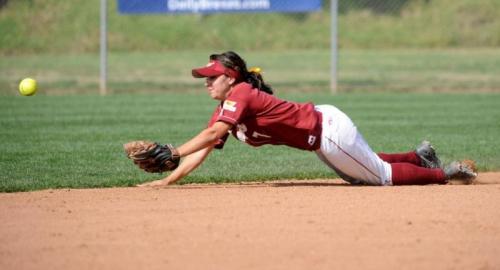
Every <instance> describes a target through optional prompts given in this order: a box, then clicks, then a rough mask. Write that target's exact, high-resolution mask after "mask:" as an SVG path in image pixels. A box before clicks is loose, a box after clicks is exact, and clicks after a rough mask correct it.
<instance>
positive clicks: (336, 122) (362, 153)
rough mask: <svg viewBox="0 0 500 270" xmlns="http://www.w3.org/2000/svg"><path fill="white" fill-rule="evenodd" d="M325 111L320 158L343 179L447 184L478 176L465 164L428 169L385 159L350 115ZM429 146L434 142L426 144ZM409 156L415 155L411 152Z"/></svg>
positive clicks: (322, 108)
mask: <svg viewBox="0 0 500 270" xmlns="http://www.w3.org/2000/svg"><path fill="white" fill-rule="evenodd" d="M317 110H319V111H320V112H322V114H323V133H322V137H321V139H322V141H321V148H320V149H319V150H317V151H316V153H317V155H318V156H319V158H320V159H321V160H322V161H323V162H325V163H326V164H327V165H328V166H330V167H331V168H332V169H334V170H335V171H336V172H337V174H338V175H339V176H340V177H342V179H344V180H346V181H348V182H350V183H353V184H372V185H423V184H445V183H447V180H448V179H451V178H455V177H457V176H461V175H462V176H465V177H468V178H471V177H474V176H475V175H474V171H473V170H470V169H469V168H467V166H464V165H463V164H458V163H457V164H458V165H457V164H455V165H453V166H451V165H450V166H451V167H450V166H448V167H447V168H445V169H444V170H443V169H441V168H424V167H420V166H417V165H415V164H412V163H393V164H389V163H388V162H386V161H384V160H382V159H381V158H380V157H379V156H378V155H377V154H375V153H374V152H373V151H372V150H371V148H370V146H369V145H368V144H367V143H366V141H365V140H364V138H363V136H362V135H361V134H360V133H359V132H358V131H357V128H356V126H355V125H354V124H353V123H352V121H351V120H350V118H349V117H348V116H347V115H345V114H344V113H343V112H341V111H340V110H338V109H337V108H335V107H334V106H329V105H322V106H317ZM425 144H426V145H430V144H427V143H425ZM417 152H418V150H417V151H416V152H415V155H418V154H417ZM407 155H408V156H410V155H412V154H407Z"/></svg>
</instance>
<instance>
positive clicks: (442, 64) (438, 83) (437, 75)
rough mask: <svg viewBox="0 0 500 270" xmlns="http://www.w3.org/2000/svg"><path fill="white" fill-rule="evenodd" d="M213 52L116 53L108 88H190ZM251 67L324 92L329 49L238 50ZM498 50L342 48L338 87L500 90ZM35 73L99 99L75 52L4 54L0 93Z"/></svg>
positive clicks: (88, 66) (55, 90) (94, 65)
mask: <svg viewBox="0 0 500 270" xmlns="http://www.w3.org/2000/svg"><path fill="white" fill-rule="evenodd" d="M210 53H212V51H172V52H162V53H111V54H110V55H109V68H108V75H109V83H108V85H109V89H110V91H111V92H114V93H137V92H148V93H151V92H165V91H179V90H181V91H191V92H193V89H196V90H195V91H196V92H199V91H200V89H201V87H200V86H201V85H202V82H201V81H200V80H193V78H192V77H191V73H190V71H191V68H193V67H194V66H199V65H203V64H205V62H206V61H207V60H208V55H209V54H210ZM241 55H242V56H243V57H244V58H245V59H246V60H247V62H248V65H249V66H255V65H256V66H260V67H262V69H263V71H264V77H265V79H266V81H268V82H269V83H271V85H272V86H273V87H275V88H276V90H277V92H278V93H282V92H285V91H287V92H288V91H295V92H305V91H307V92H311V91H314V92H327V89H328V87H329V85H330V81H329V78H330V52H329V51H328V50H299V51H282V52H275V51H258V52H246V51H243V52H241ZM498 63H500V49H461V50H450V49H447V50H444V49H443V50H341V51H340V56H339V74H338V77H339V85H340V88H341V91H344V92H360V91H362V92H366V91H392V92H411V91H424V92H436V91H461V92H477V91H481V92H492V91H494V92H500V76H498V74H500V65H498ZM28 76H32V77H34V78H36V79H37V80H38V83H39V85H40V90H41V91H40V93H39V94H48V95H53V94H75V93H92V94H96V93H97V89H98V88H99V57H98V56H97V55H90V54H77V55H46V54H40V55H25V56H2V61H0V95H17V84H18V83H19V81H20V80H21V79H22V78H24V77H28Z"/></svg>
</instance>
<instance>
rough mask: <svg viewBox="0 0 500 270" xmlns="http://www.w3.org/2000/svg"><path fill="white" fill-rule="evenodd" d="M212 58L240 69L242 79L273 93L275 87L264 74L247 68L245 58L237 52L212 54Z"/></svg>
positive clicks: (232, 67)
mask: <svg viewBox="0 0 500 270" xmlns="http://www.w3.org/2000/svg"><path fill="white" fill-rule="evenodd" d="M210 60H217V61H219V62H220V63H222V65H224V66H225V67H227V68H230V69H233V70H236V71H238V72H239V73H240V75H241V79H239V80H240V81H244V82H247V83H249V84H251V85H252V86H253V87H254V88H257V89H259V90H260V91H264V92H266V93H268V94H270V95H272V94H273V89H272V88H271V86H269V85H268V84H266V83H265V82H264V79H263V78H262V75H261V74H260V73H259V72H257V71H249V70H247V64H246V63H245V60H243V58H241V57H240V56H239V55H238V54H237V53H235V52H233V51H228V52H224V53H221V54H212V55H210Z"/></svg>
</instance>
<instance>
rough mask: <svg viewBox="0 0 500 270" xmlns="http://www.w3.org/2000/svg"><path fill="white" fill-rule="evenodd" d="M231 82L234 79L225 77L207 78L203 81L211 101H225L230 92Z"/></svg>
mask: <svg viewBox="0 0 500 270" xmlns="http://www.w3.org/2000/svg"><path fill="white" fill-rule="evenodd" d="M233 81H234V79H232V78H230V77H228V76H226V75H220V76H215V77H207V78H206V80H205V86H206V87H207V89H208V94H209V95H210V96H211V97H212V98H213V99H217V100H225V99H226V96H227V93H228V92H229V90H231V83H232V82H233Z"/></svg>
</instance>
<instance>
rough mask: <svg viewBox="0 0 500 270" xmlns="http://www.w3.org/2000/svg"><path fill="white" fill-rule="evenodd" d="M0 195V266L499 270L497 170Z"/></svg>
mask: <svg viewBox="0 0 500 270" xmlns="http://www.w3.org/2000/svg"><path fill="white" fill-rule="evenodd" d="M479 182H480V183H481V184H477V185H445V186H439V185H431V186H406V187H367V186H350V185H346V184H343V182H341V181H339V180H331V181H325V180H315V181H278V182H266V183H252V184H241V185H237V184H233V185H183V186H172V187H169V188H166V189H145V188H113V189H85V190H74V189H72V190H45V191H39V192H29V193H13V194H0V220H1V222H0V242H1V245H0V269H16V270H19V269H482V270H483V269H500V174H498V173H483V174H480V178H479Z"/></svg>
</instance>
